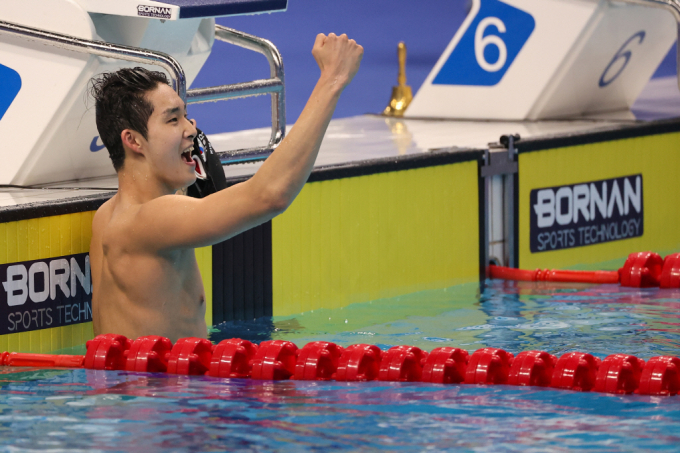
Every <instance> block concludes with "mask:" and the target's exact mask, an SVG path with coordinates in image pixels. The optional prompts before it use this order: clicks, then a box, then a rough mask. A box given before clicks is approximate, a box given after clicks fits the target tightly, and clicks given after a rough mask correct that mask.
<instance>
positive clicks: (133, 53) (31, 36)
mask: <svg viewBox="0 0 680 453" xmlns="http://www.w3.org/2000/svg"><path fill="white" fill-rule="evenodd" d="M0 34H8V35H13V36H19V37H22V38H25V39H28V40H32V41H36V42H39V43H41V44H47V45H51V46H54V47H58V48H60V49H65V50H70V51H74V52H80V53H87V54H91V55H97V56H100V57H108V58H114V59H118V60H126V61H132V62H135V63H142V64H152V65H156V66H160V67H161V68H163V69H165V70H166V71H167V72H168V74H169V75H170V81H171V84H172V88H173V89H174V90H175V91H176V92H177V95H178V96H179V97H180V98H181V99H182V100H183V101H184V102H186V103H188V104H195V103H202V102H212V101H218V100H223V99H235V98H242V97H248V96H259V95H262V94H268V93H269V94H271V95H272V134H271V138H270V140H269V143H268V144H267V145H266V146H262V147H259V148H250V149H243V150H235V151H227V152H220V153H218V154H219V156H220V161H221V162H222V163H223V164H230V163H238V162H245V161H256V160H263V159H266V158H267V157H268V156H269V155H270V154H271V152H272V151H273V150H274V149H275V148H276V147H277V146H278V145H279V144H280V143H281V141H282V140H283V137H284V136H285V133H286V115H285V108H286V103H285V93H284V92H285V85H284V75H283V61H282V59H281V54H280V53H279V51H278V49H277V48H276V47H275V46H274V44H272V43H271V42H270V41H268V40H266V39H262V38H258V37H257V36H253V35H249V34H247V33H243V32H240V31H237V30H233V29H230V28H226V27H222V26H221V25H216V26H215V38H216V39H218V40H220V41H225V42H228V43H230V44H234V45H237V46H239V47H243V48H246V49H249V50H253V51H256V52H259V53H262V54H263V55H265V56H266V57H267V60H268V61H269V67H270V73H271V78H269V79H263V80H254V81H251V82H244V83H236V84H231V85H221V86H216V87H209V88H197V89H193V90H188V91H187V89H186V76H185V74H184V69H182V66H181V65H180V64H179V62H177V60H175V59H174V58H173V57H171V56H170V55H168V54H165V53H163V52H158V51H154V50H148V49H140V48H137V47H131V46H123V45H120V44H111V43H107V42H103V41H90V40H87V39H82V38H77V37H75V36H69V35H64V34H61V33H54V32H49V31H45V30H41V29H38V28H32V27H26V26H23V25H18V24H13V23H10V22H4V21H0Z"/></svg>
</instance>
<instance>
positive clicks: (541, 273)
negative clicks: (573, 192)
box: [489, 252, 680, 288]
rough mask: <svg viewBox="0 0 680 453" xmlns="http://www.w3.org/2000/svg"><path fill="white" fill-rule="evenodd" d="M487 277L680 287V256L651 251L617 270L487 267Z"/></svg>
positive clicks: (639, 286) (630, 257)
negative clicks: (662, 255) (664, 255)
mask: <svg viewBox="0 0 680 453" xmlns="http://www.w3.org/2000/svg"><path fill="white" fill-rule="evenodd" d="M489 276H490V277H491V278H497V279H502V280H516V281H527V282H540V281H544V282H561V283H597V284H605V283H608V284H616V283H620V284H621V286H627V287H631V288H651V287H655V286H660V285H661V287H662V288H680V253H676V254H673V255H668V256H667V257H666V259H665V260H663V259H662V258H661V256H660V255H658V254H656V253H654V252H639V253H631V254H630V255H628V259H626V262H625V263H624V265H623V267H622V268H621V269H619V270H618V271H569V270H554V269H535V270H524V269H512V268H509V267H503V266H494V265H491V266H489Z"/></svg>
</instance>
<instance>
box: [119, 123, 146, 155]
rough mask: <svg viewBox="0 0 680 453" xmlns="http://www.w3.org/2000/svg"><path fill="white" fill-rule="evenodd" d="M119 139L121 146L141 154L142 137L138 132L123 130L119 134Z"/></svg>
mask: <svg viewBox="0 0 680 453" xmlns="http://www.w3.org/2000/svg"><path fill="white" fill-rule="evenodd" d="M120 139H121V140H122V141H123V146H125V147H126V148H129V149H130V150H131V151H132V152H135V153H139V154H142V137H141V136H140V134H139V132H137V131H133V130H132V129H123V131H122V132H121V133H120Z"/></svg>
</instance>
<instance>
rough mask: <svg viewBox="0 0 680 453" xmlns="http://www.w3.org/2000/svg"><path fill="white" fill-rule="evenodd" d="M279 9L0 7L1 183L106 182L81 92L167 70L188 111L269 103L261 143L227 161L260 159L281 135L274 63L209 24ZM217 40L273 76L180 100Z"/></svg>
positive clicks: (259, 44) (256, 41)
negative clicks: (129, 71)
mask: <svg viewBox="0 0 680 453" xmlns="http://www.w3.org/2000/svg"><path fill="white" fill-rule="evenodd" d="M286 7H287V0H267V1H261V0H168V1H162V2H159V1H144V0H116V1H106V0H51V1H45V0H22V1H21V2H9V1H3V2H0V79H1V80H2V81H3V86H2V88H0V134H1V135H2V136H4V137H6V139H5V145H4V147H3V150H4V153H5V157H6V158H5V159H4V160H5V165H3V166H2V168H1V169H0V183H2V184H18V185H32V184H43V183H51V182H59V181H70V180H78V179H85V178H93V177H100V176H108V175H113V174H114V170H113V167H112V166H111V162H110V160H109V156H108V153H107V152H106V150H105V148H104V145H103V144H102V142H101V139H100V138H99V136H98V135H99V133H98V132H97V128H96V124H95V119H94V115H95V112H94V108H93V105H92V100H91V99H89V100H88V97H87V88H88V82H89V80H90V79H91V78H92V77H93V76H95V75H96V74H100V73H103V72H110V71H116V70H118V69H120V68H121V67H125V66H143V67H146V68H148V69H154V70H159V69H160V70H163V71H165V72H166V73H167V74H168V75H169V79H170V80H171V81H172V84H173V87H174V88H175V90H176V91H177V93H178V95H179V96H180V97H181V98H183V99H185V100H186V102H187V103H198V102H209V101H216V100H220V99H228V98H235V97H244V96H253V95H258V94H267V93H269V94H271V95H272V136H271V140H270V142H269V144H268V145H266V146H263V147H261V148H255V149H251V150H246V151H245V152H242V153H240V154H239V155H238V156H237V157H235V156H233V155H230V156H228V157H226V158H225V159H226V160H229V159H234V158H236V159H246V160H248V159H256V158H258V157H259V158H262V157H266V156H267V155H268V154H269V153H270V152H271V150H272V149H273V148H275V147H276V146H277V145H278V143H280V141H281V140H282V139H283V135H284V131H285V113H284V110H285V107H284V106H285V102H284V77H283V66H282V63H281V56H280V54H279V52H278V50H276V48H275V47H274V46H273V44H272V43H270V42H269V41H267V40H264V39H261V38H258V37H256V36H252V35H248V34H245V33H241V32H239V31H236V30H232V29H228V28H226V27H221V26H219V25H215V17H216V16H226V15H233V14H255V13H264V12H273V11H281V10H285V9H286ZM215 39H218V40H221V41H225V42H228V43H230V44H234V45H238V46H240V47H244V48H247V49H249V50H253V51H256V52H259V53H262V54H263V55H265V56H266V57H267V59H268V60H269V64H270V76H271V77H270V78H269V79H263V80H257V81H252V82H246V83H239V84H235V85H222V86H218V87H210V88H201V89H196V90H188V91H187V90H186V86H187V85H191V83H192V82H193V80H194V79H195V77H196V75H197V74H198V72H199V71H200V69H201V67H202V66H203V64H204V63H205V61H206V60H207V58H208V56H209V55H210V52H211V50H212V46H213V43H214V41H215Z"/></svg>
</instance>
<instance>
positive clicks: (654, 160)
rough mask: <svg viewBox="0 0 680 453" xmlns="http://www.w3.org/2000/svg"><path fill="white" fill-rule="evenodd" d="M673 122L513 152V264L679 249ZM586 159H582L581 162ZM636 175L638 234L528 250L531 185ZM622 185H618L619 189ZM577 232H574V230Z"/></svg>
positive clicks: (582, 261)
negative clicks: (640, 212) (515, 230)
mask: <svg viewBox="0 0 680 453" xmlns="http://www.w3.org/2000/svg"><path fill="white" fill-rule="evenodd" d="M677 130H678V122H677V121H674V122H665V123H663V122H662V123H658V124H653V125H645V126H638V127H633V128H628V129H625V130H618V131H613V132H607V133H600V134H584V135H583V136H573V137H566V138H556V139H554V140H546V141H543V142H539V143H527V144H526V145H525V146H524V149H522V145H520V153H519V159H518V160H519V193H518V197H519V199H518V200H517V211H518V214H519V215H518V218H519V229H518V244H519V247H518V250H519V267H520V268H523V269H535V268H558V269H559V268H570V267H574V266H584V265H588V264H592V263H602V262H605V261H612V260H614V261H613V262H612V264H616V263H617V261H616V260H617V259H618V260H619V261H621V264H622V260H623V259H624V258H625V257H626V256H627V255H628V254H629V253H632V252H641V251H646V250H650V251H655V252H657V253H661V254H662V255H663V254H665V253H669V252H672V251H678V250H679V249H680V228H678V225H680V132H677ZM586 163H587V164H586ZM638 174H639V175H641V176H642V188H643V191H642V207H643V216H644V217H643V222H644V229H643V234H642V236H639V237H631V238H627V239H620V240H615V241H611V242H604V243H597V244H590V245H586V246H581V247H574V248H567V249H561V250H552V251H543V252H538V253H532V251H531V248H530V240H531V237H530V235H531V228H530V210H531V209H532V206H531V203H530V192H531V191H532V190H534V189H538V188H545V187H556V186H564V185H572V184H580V183H584V182H591V181H600V180H605V179H611V178H619V177H623V176H629V175H638ZM621 189H622V190H623V188H621ZM577 234H578V233H577Z"/></svg>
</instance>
